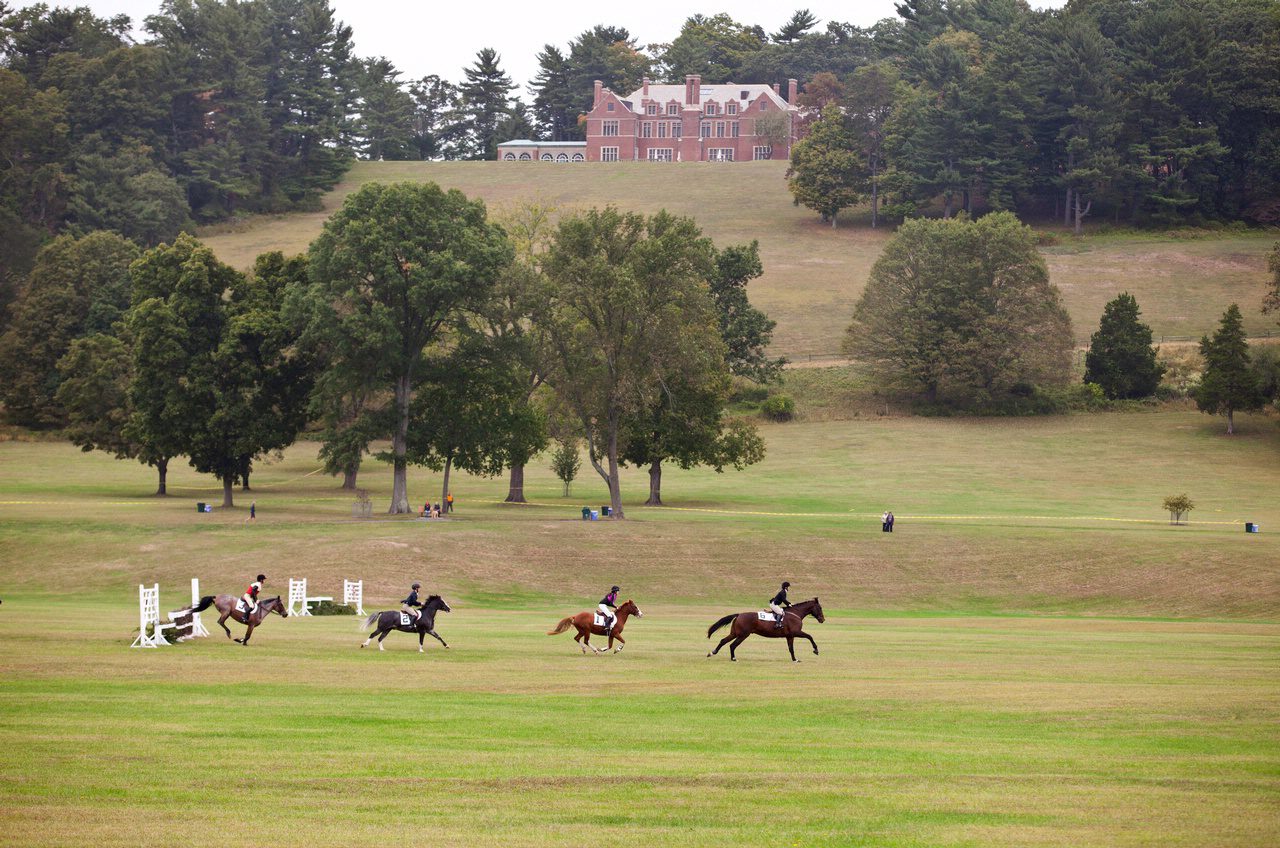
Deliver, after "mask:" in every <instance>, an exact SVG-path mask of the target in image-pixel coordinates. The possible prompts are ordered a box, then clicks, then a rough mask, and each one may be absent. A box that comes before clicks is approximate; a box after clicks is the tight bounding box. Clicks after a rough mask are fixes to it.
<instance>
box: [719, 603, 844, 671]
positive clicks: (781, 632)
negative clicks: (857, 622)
mask: <svg viewBox="0 0 1280 848" xmlns="http://www.w3.org/2000/svg"><path fill="white" fill-rule="evenodd" d="M808 615H812V616H813V617H814V618H816V619H818V623H819V624H821V623H822V622H824V621H826V619H825V618H824V617H823V616H822V604H820V603H818V599H817V598H814V599H813V600H809V601H801V602H800V603H798V604H792V605H791V607H790V608H789V609H787V610H786V612H785V614H784V615H783V617H782V626H781V627H778V626H777V624H775V623H774V622H773V621H761V620H760V619H759V617H758V616H757V615H756V613H755V611H754V610H753V611H751V612H735V613H730V614H729V615H726V616H725V617H724V618H722V619H720V620H719V621H717V622H716V623H715V624H713V625H711V626H710V627H708V628H707V638H708V639H710V638H711V634H712V633H715V632H716V631H717V630H719V629H720V628H721V627H724V626H725V625H726V624H728V623H729V622H731V621H732V622H733V627H732V628H731V629H730V630H729V635H728V636H726V637H724V638H723V639H721V640H720V644H719V645H716V647H715V650H713V651H712V652H711V653H709V654H707V656H709V657H710V656H713V655H715V654H718V653H720V649H721V648H723V647H724V646H725V643H726V642H732V643H733V644H731V645H729V659H731V660H733V661H734V662H737V661H738V658H737V657H736V656H734V651H735V650H736V649H737V647H738V646H739V645H741V644H742V640H744V639H746V638H747V637H748V636H750V635H751V634H753V633H754V634H755V635H757V636H766V637H768V638H770V639H778V638H785V639H786V640H787V650H789V651H790V652H791V661H792V662H800V660H798V659H796V645H795V641H796V639H797V638H800V639H808V640H809V644H810V645H812V646H813V652H814V653H815V654H816V653H818V643H817V642H815V641H813V637H812V636H810V635H809V634H808V633H805V632H804V619H805V616H808Z"/></svg>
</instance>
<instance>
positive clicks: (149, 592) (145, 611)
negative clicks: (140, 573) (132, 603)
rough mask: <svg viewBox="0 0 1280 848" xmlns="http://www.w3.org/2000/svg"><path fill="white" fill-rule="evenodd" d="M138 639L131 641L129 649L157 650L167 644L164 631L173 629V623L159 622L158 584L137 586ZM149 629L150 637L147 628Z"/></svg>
mask: <svg viewBox="0 0 1280 848" xmlns="http://www.w3.org/2000/svg"><path fill="white" fill-rule="evenodd" d="M138 610H139V614H138V638H137V639H134V640H133V644H132V645H130V646H129V647H130V648H158V647H160V646H161V645H165V644H168V643H167V642H166V641H165V638H164V630H166V629H167V628H170V627H175V626H176V625H174V624H173V622H169V623H168V624H162V623H161V622H160V584H159V583H156V584H154V585H153V586H152V587H151V588H149V589H148V588H147V587H146V586H143V585H142V584H141V583H139V584H138ZM148 626H150V627H151V633H150V635H148V634H147V627H148Z"/></svg>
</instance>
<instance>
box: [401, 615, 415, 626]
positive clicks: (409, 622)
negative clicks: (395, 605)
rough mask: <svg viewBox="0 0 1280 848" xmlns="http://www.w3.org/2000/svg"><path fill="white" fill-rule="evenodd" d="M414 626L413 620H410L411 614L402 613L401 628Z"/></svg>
mask: <svg viewBox="0 0 1280 848" xmlns="http://www.w3.org/2000/svg"><path fill="white" fill-rule="evenodd" d="M412 624H413V621H412V619H410V618H409V613H407V612H402V613H400V626H401V627H409V626H410V625H412Z"/></svg>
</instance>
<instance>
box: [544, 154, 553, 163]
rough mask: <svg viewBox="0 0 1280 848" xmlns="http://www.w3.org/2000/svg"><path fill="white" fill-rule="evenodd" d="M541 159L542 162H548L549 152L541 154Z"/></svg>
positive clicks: (549, 159) (549, 158)
mask: <svg viewBox="0 0 1280 848" xmlns="http://www.w3.org/2000/svg"><path fill="white" fill-rule="evenodd" d="M542 161H543V162H550V161H551V154H550V153H544V154H542Z"/></svg>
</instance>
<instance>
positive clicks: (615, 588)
mask: <svg viewBox="0 0 1280 848" xmlns="http://www.w3.org/2000/svg"><path fill="white" fill-rule="evenodd" d="M609 591H610V592H617V591H620V590H619V589H618V587H617V586H614V587H613V588H612V589H610V590H609Z"/></svg>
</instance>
